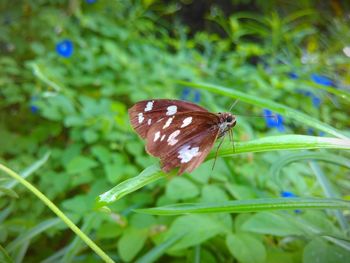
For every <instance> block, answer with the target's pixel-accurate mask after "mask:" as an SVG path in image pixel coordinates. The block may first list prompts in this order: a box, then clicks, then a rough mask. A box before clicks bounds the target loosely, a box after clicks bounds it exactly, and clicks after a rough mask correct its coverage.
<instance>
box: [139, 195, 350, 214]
mask: <svg viewBox="0 0 350 263" xmlns="http://www.w3.org/2000/svg"><path fill="white" fill-rule="evenodd" d="M325 208H332V209H349V208H350V202H349V201H344V200H341V199H334V198H261V199H253V200H237V201H227V202H221V203H206V204H203V203H193V204H191V203H187V204H175V205H167V206H161V207H154V208H145V209H136V210H135V211H136V212H139V213H146V214H152V215H181V214H187V213H195V214H201V213H219V212H224V213H247V212H258V211H267V210H295V209H325Z"/></svg>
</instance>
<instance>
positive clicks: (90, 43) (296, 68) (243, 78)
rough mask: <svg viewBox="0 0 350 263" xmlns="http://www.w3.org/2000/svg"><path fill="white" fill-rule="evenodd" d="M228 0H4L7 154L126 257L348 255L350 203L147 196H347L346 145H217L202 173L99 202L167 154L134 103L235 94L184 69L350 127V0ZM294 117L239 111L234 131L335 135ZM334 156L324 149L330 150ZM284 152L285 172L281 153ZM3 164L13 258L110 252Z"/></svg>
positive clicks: (2, 87) (2, 96)
mask: <svg viewBox="0 0 350 263" xmlns="http://www.w3.org/2000/svg"><path fill="white" fill-rule="evenodd" d="M222 2H225V1H218V2H217V3H215V1H214V2H212V1H203V2H202V1H169V2H168V3H165V2H163V1H155V0H142V1H141V0H135V1H102V0H96V1H92V0H86V1H82V0H81V1H79V0H70V1H62V0H39V1H2V2H1V3H0V12H1V16H0V54H1V56H0V67H1V73H0V109H1V111H0V162H1V163H3V164H6V166H8V167H11V168H12V169H14V170H16V171H20V172H22V173H21V175H22V176H23V177H26V178H27V179H28V180H29V181H30V182H32V183H33V184H34V185H36V186H37V187H38V188H39V189H40V190H41V191H43V193H44V194H45V195H46V196H47V197H48V198H49V199H51V200H53V201H54V202H55V203H56V204H57V205H58V206H59V207H60V208H61V209H62V210H63V211H64V212H65V213H66V214H67V215H68V216H69V217H70V218H71V219H72V220H73V221H74V222H75V223H77V224H78V225H80V226H81V229H82V230H83V231H84V232H85V233H87V234H88V235H89V236H90V237H91V238H92V239H93V240H94V241H95V242H96V243H98V244H99V246H100V247H101V248H102V249H103V250H104V251H105V252H106V253H107V254H109V255H110V256H111V257H112V258H113V259H114V260H115V261H118V262H134V261H136V260H137V259H139V262H151V261H153V260H156V259H158V260H159V261H160V262H236V261H237V262H242V263H249V262H306V263H308V262H315V261H316V258H317V261H318V262H346V259H347V258H349V257H350V240H349V238H350V236H349V233H350V231H349V212H348V211H346V212H345V213H344V214H342V213H341V212H339V211H335V212H334V211H333V212H330V211H312V210H310V211H307V210H305V211H304V210H302V211H296V212H293V211H292V212H267V211H266V212H259V213H250V214H239V215H231V214H222V213H219V214H210V215H203V214H194V215H183V216H177V217H165V216H153V215H147V214H137V213H134V212H133V209H137V208H143V207H150V206H163V205H167V204H173V203H177V202H178V203H181V202H225V201H228V200H233V199H237V200H244V199H253V198H262V197H278V196H280V195H281V193H282V195H283V194H285V193H293V194H292V195H296V196H301V197H309V196H318V197H338V198H343V199H347V200H349V199H350V196H349V190H350V183H349V170H348V167H349V165H348V164H349V162H350V155H349V153H348V152H346V151H341V152H340V151H333V153H332V154H333V155H338V156H340V157H341V162H342V163H341V164H342V165H341V164H339V163H337V162H336V161H331V163H324V162H318V161H305V159H307V158H305V157H304V156H303V155H302V152H301V154H300V156H298V157H296V158H294V159H293V163H292V164H289V163H288V161H287V162H286V160H287V159H288V160H289V158H290V155H289V154H290V153H289V154H288V153H287V154H286V153H282V152H267V153H264V154H252V153H248V154H244V155H236V156H235V157H234V158H219V159H218V160H217V163H216V167H215V169H214V171H213V172H212V173H211V172H210V170H211V165H212V162H211V161H208V162H206V163H203V164H202V165H201V166H200V167H199V168H198V169H197V170H195V171H194V172H193V173H192V174H186V175H184V176H183V177H174V176H169V177H165V178H164V179H162V180H158V181H157V182H154V183H151V184H148V185H146V186H145V187H144V188H143V189H142V190H140V191H137V192H134V193H133V194H130V195H128V197H126V198H123V199H120V200H118V201H117V202H115V203H113V204H111V205H110V206H109V208H110V210H111V211H112V212H111V213H103V212H101V211H96V210H94V205H95V200H96V197H97V196H98V195H99V194H102V193H104V192H105V191H107V190H109V189H110V188H112V187H113V186H115V185H116V184H118V183H120V182H123V181H124V180H126V179H129V178H133V177H134V176H136V175H137V174H139V173H140V172H141V171H142V170H144V169H145V168H146V167H149V166H150V165H152V164H154V163H156V162H157V160H156V159H155V158H152V157H150V156H148V155H147V154H146V153H145V151H144V142H143V141H141V139H139V138H138V137H137V135H136V134H135V133H134V132H133V131H132V129H131V127H130V124H129V120H128V116H127V109H128V108H129V107H130V106H131V105H132V104H133V103H135V102H136V101H138V100H143V99H148V98H182V99H192V100H193V99H194V98H196V100H197V102H199V103H200V104H201V105H202V106H204V107H206V108H208V109H209V110H211V111H214V112H218V111H225V110H227V109H228V108H229V106H230V105H231V104H232V99H230V98H228V97H225V96H219V95H215V94H214V93H211V92H209V91H207V90H205V89H200V88H198V89H193V88H190V87H186V86H184V85H180V84H179V82H178V81H179V80H184V81H192V82H208V83H215V84H218V85H222V86H226V87H230V88H232V89H235V90H238V91H241V92H244V93H247V94H250V95H252V96H255V97H257V98H259V97H260V98H266V99H268V100H271V101H276V102H278V103H280V104H283V105H286V106H288V107H290V108H293V109H296V110H299V111H301V112H303V113H305V114H307V115H310V116H311V117H313V118H315V119H318V120H319V121H322V122H324V123H327V124H329V125H331V126H333V127H334V128H336V129H338V130H341V131H342V132H343V133H344V134H346V135H350V130H349V127H350V119H349V114H350V110H349V104H350V103H349V102H350V99H349V98H350V95H349V87H350V75H349V74H348V72H349V71H350V58H349V56H350V54H349V53H350V51H349V50H350V35H349V32H350V26H349V25H350V23H349V17H348V15H347V14H348V13H349V10H350V5H349V4H348V3H345V1H336V0H332V1H323V2H322V3H319V1H294V3H289V4H286V3H285V1H273V0H271V1H249V0H232V1H226V3H222ZM347 47H348V49H346V48H347ZM189 93H191V94H195V95H188V94H189ZM262 110H263V109H261V108H259V107H258V106H254V105H248V104H245V103H242V102H240V103H239V104H238V106H236V107H235V109H234V111H235V114H238V115H240V114H241V115H262ZM281 117H283V124H282V125H283V127H282V128H283V129H278V127H273V125H272V126H270V127H269V124H268V123H267V126H266V122H265V121H266V120H264V118H244V117H240V118H239V120H238V125H237V127H236V128H235V131H234V133H235V140H237V141H247V140H250V139H253V138H259V137H265V136H268V135H278V134H281V133H282V134H285V133H295V134H310V135H320V136H323V135H324V134H322V133H320V132H319V131H316V130H313V129H310V127H308V126H307V125H305V124H304V125H303V124H302V123H296V122H294V121H292V120H290V119H288V118H286V116H281ZM276 128H277V129H276ZM48 152H49V153H50V157H49V160H46V158H47V155H46V154H47V153H48ZM307 154H309V153H308V152H306V151H305V155H307ZM322 154H324V155H322ZM327 158H329V153H327V152H325V151H324V152H323V151H322V152H320V153H319V155H318V159H320V160H325V159H327ZM311 159H312V158H311ZM333 159H335V157H334V156H333ZM298 160H299V161H298ZM285 162H286V164H285V166H284V167H283V169H282V168H281V167H279V168H278V169H279V170H280V173H281V174H280V175H279V176H278V177H279V180H276V176H274V175H273V173H271V172H270V171H271V170H270V169H271V167H272V168H273V165H274V164H276V163H277V164H281V163H282V164H283V163H285ZM26 168H27V170H26ZM28 169H29V170H32V172H28V171H29V170H28ZM38 169H39V170H38ZM33 171H36V172H35V173H33ZM0 176H1V177H0V180H1V181H0V186H1V187H0V194H1V195H2V197H3V198H1V199H0V209H1V211H0V245H1V246H0V261H4V262H11V258H12V260H13V261H14V262H39V261H43V262H59V261H60V262H77V261H82V262H96V261H98V260H99V259H98V258H97V256H96V255H95V254H94V253H93V252H92V251H91V250H90V249H88V248H87V246H86V245H85V244H84V243H82V242H81V241H80V240H79V238H78V237H77V236H75V235H74V234H73V232H71V231H70V230H68V229H67V227H66V226H65V225H63V224H62V223H61V222H60V221H59V220H57V218H53V217H52V213H51V212H50V211H49V210H48V209H47V207H46V206H44V205H43V204H42V203H41V202H39V201H38V200H37V199H36V198H35V196H33V195H32V194H31V193H30V192H28V191H27V190H26V189H24V188H23V187H22V186H16V187H15V188H14V184H13V183H12V182H11V181H9V180H8V177H6V176H5V174H4V173H2V174H0ZM11 184H13V185H11ZM4 197H6V198H4ZM183 233H185V234H183ZM43 248H44V249H43ZM233 258H234V259H233Z"/></svg>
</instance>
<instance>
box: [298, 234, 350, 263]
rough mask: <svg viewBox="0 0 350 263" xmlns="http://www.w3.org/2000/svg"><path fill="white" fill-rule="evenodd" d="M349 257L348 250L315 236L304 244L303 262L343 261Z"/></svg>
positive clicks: (338, 262)
mask: <svg viewBox="0 0 350 263" xmlns="http://www.w3.org/2000/svg"><path fill="white" fill-rule="evenodd" d="M349 258H350V251H346V250H345V249H342V248H339V247H337V246H334V245H331V244H328V243H327V242H326V241H323V240H322V239H320V238H316V239H313V240H312V241H311V242H310V243H309V244H307V245H306V246H305V248H304V255H303V263H344V262H347V261H348V260H349Z"/></svg>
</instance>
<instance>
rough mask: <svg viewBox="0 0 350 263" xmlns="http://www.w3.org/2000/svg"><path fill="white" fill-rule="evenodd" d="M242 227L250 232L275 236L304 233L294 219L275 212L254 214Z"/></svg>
mask: <svg viewBox="0 0 350 263" xmlns="http://www.w3.org/2000/svg"><path fill="white" fill-rule="evenodd" d="M242 229H243V230H245V231H249V232H254V233H260V234H265V235H274V236H290V235H302V234H303V231H301V230H300V229H299V228H298V227H297V226H296V225H295V224H294V223H293V221H292V220H288V218H286V217H285V216H283V214H278V213H274V212H261V213H257V214H255V215H253V216H252V217H250V218H249V219H248V220H247V221H246V222H244V224H243V225H242Z"/></svg>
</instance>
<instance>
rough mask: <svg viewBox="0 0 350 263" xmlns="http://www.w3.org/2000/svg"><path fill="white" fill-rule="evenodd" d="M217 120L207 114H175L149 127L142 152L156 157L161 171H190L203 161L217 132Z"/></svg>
mask: <svg viewBox="0 0 350 263" xmlns="http://www.w3.org/2000/svg"><path fill="white" fill-rule="evenodd" d="M218 123H219V117H218V116H217V115H216V114H213V113H210V112H207V111H186V112H178V113H176V114H174V115H172V116H166V117H164V118H162V119H161V120H160V121H158V122H156V123H154V124H153V125H151V127H150V128H149V129H148V132H147V146H146V150H147V152H148V153H150V154H151V155H153V156H156V157H159V158H160V160H161V163H162V169H163V170H164V171H165V172H168V171H170V170H172V169H173V168H175V167H180V169H179V172H178V173H179V174H182V173H183V172H191V171H192V170H193V169H195V168H196V167H197V166H198V165H199V164H200V163H202V162H203V160H204V159H205V157H206V156H207V155H208V153H209V151H210V150H211V148H212V147H213V144H214V142H215V140H216V138H217V136H218V133H219V127H218Z"/></svg>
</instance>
